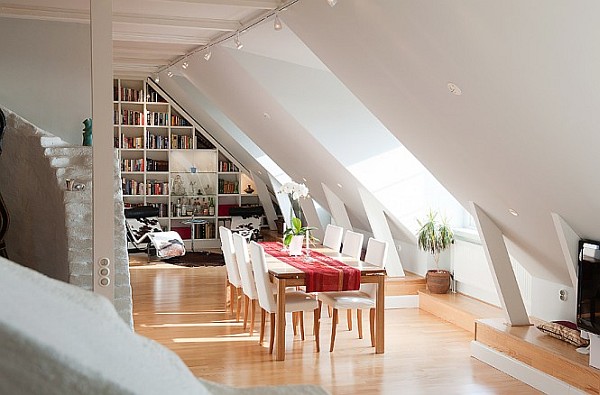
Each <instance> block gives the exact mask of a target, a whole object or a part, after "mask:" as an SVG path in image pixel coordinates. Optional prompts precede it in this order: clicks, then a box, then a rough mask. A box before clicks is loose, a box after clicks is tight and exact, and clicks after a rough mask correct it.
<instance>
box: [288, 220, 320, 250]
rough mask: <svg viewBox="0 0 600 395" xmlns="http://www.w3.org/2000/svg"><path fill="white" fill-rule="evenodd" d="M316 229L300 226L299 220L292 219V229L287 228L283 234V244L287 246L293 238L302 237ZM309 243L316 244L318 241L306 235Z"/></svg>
mask: <svg viewBox="0 0 600 395" xmlns="http://www.w3.org/2000/svg"><path fill="white" fill-rule="evenodd" d="M314 229H317V228H315V227H314V226H302V221H301V220H300V218H297V217H292V227H291V228H287V229H286V230H285V232H283V237H284V239H283V244H284V245H286V246H289V245H290V243H291V241H292V237H293V236H304V235H306V232H309V231H311V230H314ZM308 236H309V239H310V241H311V242H313V243H314V242H318V241H319V239H317V238H316V237H314V236H312V235H311V234H310V233H309V234H308Z"/></svg>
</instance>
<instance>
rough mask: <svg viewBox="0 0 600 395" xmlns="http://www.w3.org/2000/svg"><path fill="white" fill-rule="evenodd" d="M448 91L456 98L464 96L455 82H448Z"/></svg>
mask: <svg viewBox="0 0 600 395" xmlns="http://www.w3.org/2000/svg"><path fill="white" fill-rule="evenodd" d="M448 90H449V91H450V93H453V94H455V95H456V96H460V95H462V90H460V88H459V87H458V86H457V85H456V84H455V83H453V82H448Z"/></svg>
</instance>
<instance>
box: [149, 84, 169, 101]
mask: <svg viewBox="0 0 600 395" xmlns="http://www.w3.org/2000/svg"><path fill="white" fill-rule="evenodd" d="M146 98H147V99H148V102H151V103H166V102H167V101H166V100H165V99H163V97H162V96H161V95H159V94H158V93H157V92H156V91H155V90H154V89H152V88H151V87H148V95H147V97H146Z"/></svg>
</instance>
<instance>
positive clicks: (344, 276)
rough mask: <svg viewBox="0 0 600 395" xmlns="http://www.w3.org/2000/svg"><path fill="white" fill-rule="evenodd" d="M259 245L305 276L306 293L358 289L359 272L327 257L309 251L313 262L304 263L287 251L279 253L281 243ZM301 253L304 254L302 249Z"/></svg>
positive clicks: (300, 258) (302, 259) (301, 259)
mask: <svg viewBox="0 0 600 395" xmlns="http://www.w3.org/2000/svg"><path fill="white" fill-rule="evenodd" d="M260 244H261V245H262V246H263V247H264V248H265V252H266V253H267V254H269V255H271V256H274V257H275V258H277V259H279V260H280V261H283V262H285V263H287V264H288V265H291V266H293V267H295V268H296V269H300V270H302V271H303V272H304V273H305V274H306V292H328V291H356V290H358V289H359V288H360V270H358V269H355V268H353V267H350V266H348V265H346V264H344V263H342V262H340V261H338V260H335V259H333V258H331V257H328V256H327V255H324V254H321V253H320V252H317V251H313V250H311V252H310V256H311V258H313V260H312V262H306V261H305V260H304V259H305V257H304V256H297V257H296V256H290V255H289V254H288V252H287V251H281V248H282V244H281V243H277V242H264V243H260ZM302 251H303V253H305V252H306V251H305V250H304V249H303V250H302Z"/></svg>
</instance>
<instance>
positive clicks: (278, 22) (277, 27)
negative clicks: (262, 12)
mask: <svg viewBox="0 0 600 395" xmlns="http://www.w3.org/2000/svg"><path fill="white" fill-rule="evenodd" d="M282 27H283V26H282V25H281V20H280V19H279V15H277V14H275V21H273V29H275V30H281V28H282Z"/></svg>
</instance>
